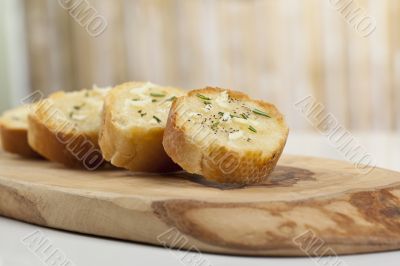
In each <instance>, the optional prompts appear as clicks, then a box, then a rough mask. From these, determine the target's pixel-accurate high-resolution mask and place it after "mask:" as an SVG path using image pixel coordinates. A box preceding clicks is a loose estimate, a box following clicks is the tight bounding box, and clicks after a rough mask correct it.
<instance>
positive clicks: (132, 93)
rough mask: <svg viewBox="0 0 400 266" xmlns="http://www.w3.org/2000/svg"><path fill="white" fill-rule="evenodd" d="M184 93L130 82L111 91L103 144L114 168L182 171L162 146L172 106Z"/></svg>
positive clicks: (107, 100) (102, 147)
mask: <svg viewBox="0 0 400 266" xmlns="http://www.w3.org/2000/svg"><path fill="white" fill-rule="evenodd" d="M181 95H184V92H183V91H182V90H180V89H177V88H172V87H161V86H159V85H155V84H152V83H149V82H148V83H143V82H128V83H124V84H121V85H119V86H117V87H115V88H113V89H112V90H111V92H110V93H109V94H108V95H107V97H106V99H105V103H104V113H103V116H104V121H103V124H102V128H101V133H100V139H99V144H100V148H101V151H102V152H103V156H104V158H105V159H106V160H107V161H109V162H111V164H113V165H115V166H118V167H123V168H126V169H129V170H131V171H140V172H169V171H175V170H178V169H180V168H179V166H178V165H176V164H175V163H174V162H173V161H172V160H171V159H170V158H169V157H168V156H167V154H166V153H165V151H164V148H163V146H162V139H163V135H164V128H165V124H166V122H167V117H168V112H169V109H170V107H171V104H172V102H173V101H174V100H175V98H176V97H177V96H181Z"/></svg>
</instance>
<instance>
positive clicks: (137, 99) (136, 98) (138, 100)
mask: <svg viewBox="0 0 400 266" xmlns="http://www.w3.org/2000/svg"><path fill="white" fill-rule="evenodd" d="M139 100H140V99H138V98H136V99H132V101H139Z"/></svg>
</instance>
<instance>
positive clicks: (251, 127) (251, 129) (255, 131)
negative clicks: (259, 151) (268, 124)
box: [249, 126, 257, 133]
mask: <svg viewBox="0 0 400 266" xmlns="http://www.w3.org/2000/svg"><path fill="white" fill-rule="evenodd" d="M249 130H250V131H253V132H254V133H257V130H256V129H255V128H254V127H253V126H249Z"/></svg>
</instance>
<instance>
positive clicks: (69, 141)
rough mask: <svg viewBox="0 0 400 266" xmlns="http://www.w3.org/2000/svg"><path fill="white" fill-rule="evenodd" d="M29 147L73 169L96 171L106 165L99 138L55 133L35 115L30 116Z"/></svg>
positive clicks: (67, 132)
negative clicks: (98, 142)
mask: <svg viewBox="0 0 400 266" xmlns="http://www.w3.org/2000/svg"><path fill="white" fill-rule="evenodd" d="M28 125H29V130H28V142H29V145H30V146H31V147H32V148H33V149H34V150H35V151H36V152H37V153H39V154H40V155H42V156H43V157H45V158H46V159H48V160H50V161H53V162H58V163H61V164H63V165H65V166H67V167H72V168H86V169H88V170H95V169H97V168H99V167H101V166H102V165H103V164H104V161H103V158H102V155H101V152H100V149H99V147H98V144H97V136H90V135H82V134H79V133H76V132H74V131H66V132H62V131H59V132H53V131H52V130H50V129H49V128H48V127H47V126H46V125H44V124H43V123H42V122H41V120H40V119H38V117H36V116H35V115H29V116H28Z"/></svg>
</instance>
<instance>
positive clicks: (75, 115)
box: [28, 88, 109, 170]
mask: <svg viewBox="0 0 400 266" xmlns="http://www.w3.org/2000/svg"><path fill="white" fill-rule="evenodd" d="M108 91H109V90H108V89H98V88H95V89H93V90H81V91H76V92H62V91H60V92H56V93H54V94H52V95H50V96H49V97H48V98H46V99H44V100H42V101H40V102H39V103H37V104H36V105H35V108H34V110H33V112H32V113H30V115H29V118H28V125H29V127H28V140H29V144H30V145H31V147H32V148H33V149H34V150H35V151H37V152H38V153H39V154H41V155H42V156H44V157H45V158H47V159H49V160H50V161H54V162H58V163H62V164H64V165H66V166H68V167H84V168H86V169H88V170H95V169H97V168H98V167H100V166H101V165H102V164H103V161H104V160H103V158H102V156H101V151H100V149H99V146H98V134H99V130H100V124H101V112H102V108H103V101H104V96H105V95H106V93H107V92H108Z"/></svg>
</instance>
